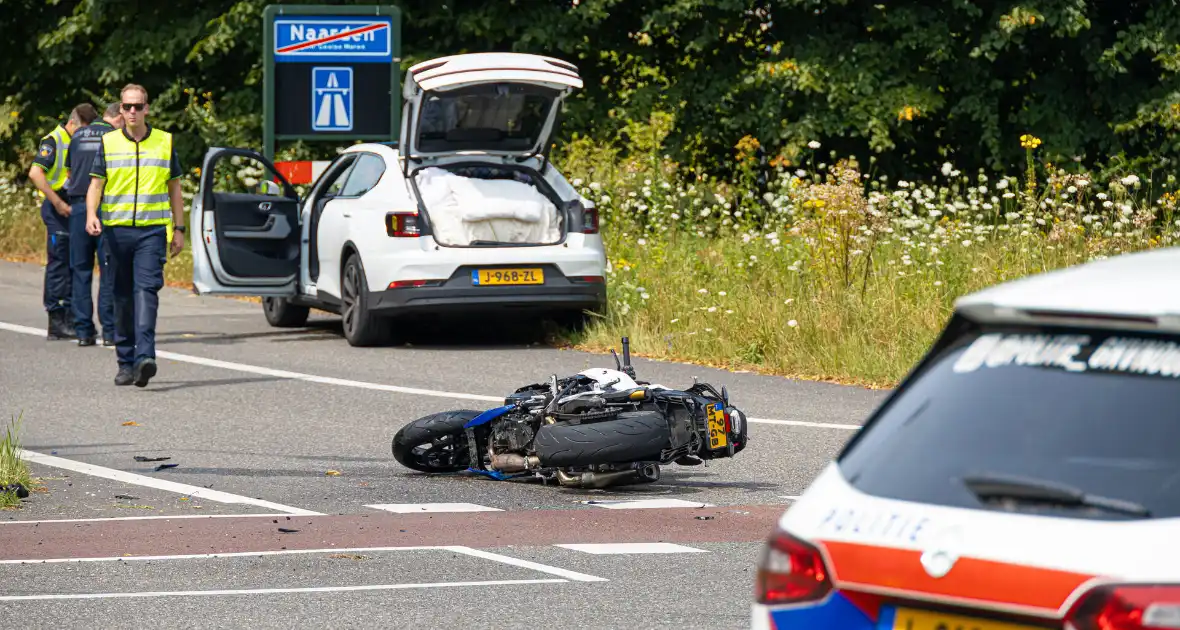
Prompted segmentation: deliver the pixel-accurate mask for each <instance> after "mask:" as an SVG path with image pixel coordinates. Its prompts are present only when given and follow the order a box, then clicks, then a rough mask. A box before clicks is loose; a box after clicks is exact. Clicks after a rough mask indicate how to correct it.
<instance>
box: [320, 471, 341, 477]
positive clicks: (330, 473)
mask: <svg viewBox="0 0 1180 630" xmlns="http://www.w3.org/2000/svg"><path fill="white" fill-rule="evenodd" d="M324 474H325V475H327V476H329V477H339V476H340V471H339V470H329V471H328V472H325V473H324Z"/></svg>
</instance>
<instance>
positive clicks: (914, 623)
mask: <svg viewBox="0 0 1180 630" xmlns="http://www.w3.org/2000/svg"><path fill="white" fill-rule="evenodd" d="M893 630H1037V628H1035V627H1034V626H1025V625H1020V624H1014V623H1007V622H1004V621H993V620H991V619H980V618H978V617H960V616H958V615H947V614H943V613H939V612H930V611H927V610H913V609H910V608H898V609H897V615H896V616H895V617H894V618H893Z"/></svg>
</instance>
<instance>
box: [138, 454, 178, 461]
mask: <svg viewBox="0 0 1180 630" xmlns="http://www.w3.org/2000/svg"><path fill="white" fill-rule="evenodd" d="M166 459H172V458H171V457H144V456H143V455H136V456H135V461H137V462H162V461H164V460H166Z"/></svg>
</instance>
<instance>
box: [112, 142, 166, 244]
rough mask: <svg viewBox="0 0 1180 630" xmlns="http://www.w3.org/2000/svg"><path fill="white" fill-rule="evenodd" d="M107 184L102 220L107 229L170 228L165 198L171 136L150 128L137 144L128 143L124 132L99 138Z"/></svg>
mask: <svg viewBox="0 0 1180 630" xmlns="http://www.w3.org/2000/svg"><path fill="white" fill-rule="evenodd" d="M102 150H103V160H104V161H105V163H106V175H107V177H106V180H107V181H106V185H105V186H104V187H103V192H102V206H101V217H102V224H103V225H110V226H122V225H131V226H154V225H165V226H169V231H171V227H170V226H171V223H172V206H171V204H170V203H169V198H168V175H169V172H170V171H169V168H168V167H169V162H170V160H171V158H172V134H170V133H168V132H167V131H162V130H160V129H152V131H151V133H150V134H148V137H147V138H145V139H143V140H142V141H140V142H135V141H133V140H128V139H127V136H126V135H124V134H123V130H121V129H116V130H113V131H108V132H107V133H105V134H103V136H102Z"/></svg>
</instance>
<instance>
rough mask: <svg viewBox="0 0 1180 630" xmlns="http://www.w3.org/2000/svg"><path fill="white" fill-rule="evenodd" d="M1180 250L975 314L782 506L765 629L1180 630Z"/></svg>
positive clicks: (1033, 283)
mask: <svg viewBox="0 0 1180 630" xmlns="http://www.w3.org/2000/svg"><path fill="white" fill-rule="evenodd" d="M1178 289H1180V249H1175V248H1173V249H1164V250H1155V251H1151V252H1149V253H1138V254H1133V255H1123V256H1119V257H1115V258H1111V259H1107V260H1102V261H1098V262H1091V263H1087V264H1084V265H1078V266H1075V267H1072V268H1068V269H1065V270H1058V271H1054V272H1050V273H1045V274H1041V275H1037V276H1032V277H1028V278H1024V279H1021V280H1018V281H1014V282H1010V283H1006V284H1002V285H999V286H996V287H993V288H990V289H988V290H984V291H981V292H979V293H976V294H973V295H970V296H967V297H965V298H962V299H960V300H959V301H958V302H957V303H956V308H955V311H954V314H953V317H952V319H951V320H950V321H949V322H948V324H947V326H946V328H945V330H944V331H943V333H942V335H941V337H940V338H939V339H938V340H937V341H936V343H935V344H934V345H933V346H932V348H931V349H930V351H929V353H928V354H927V355H926V356H925V357H924V358H923V360H922V361H921V362H920V363H919V364H918V365H917V366H915V369H914V370H913V371H912V373H911V374H910V375H909V376H908V377H907V378H906V379H905V380H904V381H903V382H902V383H901V385H900V386H899V387H898V388H897V389H896V390H895V392H894V393H893V394H892V395H891V396H890V397H889V398H888V399H887V400H886V401H885V402H884V403H883V404H882V405H881V407H880V408H879V409H877V410H876V411H875V412H874V413H873V414H872V415H871V417H869V418H868V420H867V422H866V424H865V425H864V428H863V429H862V430H860V431H859V432H858V433H857V435H856V436H855V437H854V438H853V439H851V440H850V441H849V443H848V444H847V445H846V446H845V448H844V450H843V451H842V452H841V453H840V454H839V455H838V456H837V458H836V459H835V460H834V461H833V462H831V463H830V464H829V465H828V466H827V467H826V469H825V470H823V472H822V473H821V474H820V475H819V476H818V478H817V479H815V480H814V482H813V484H812V485H811V486H810V487H809V488H808V489H807V491H806V493H805V494H803V495H802V496H801V497H800V498H799V500H798V502H796V503H794V504H792V505H791V506H790V507H789V509H788V510H787V511H786V512H785V513H784V514H783V515H782V517H781V519H780V520H779V522H778V524H777V528H776V531H775V532H774V533H773V535H771V536H770V538H769V540H768V542H767V543H766V546H765V547H764V549H763V551H762V555H761V558H760V560H759V566H758V573H757V578H756V588H755V602H754V604H753V605H752V622H753V623H752V626H753V627H754V628H778V629H780V630H785V629H787V628H809V629H811V628H815V629H820V628H832V629H839V630H870V629H890V630H901V629H905V630H936V629H948V630H957V629H963V630H1033V629H1037V628H1064V629H1072V630H1132V629H1136V630H1138V629H1146V628H1180V290H1178Z"/></svg>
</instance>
